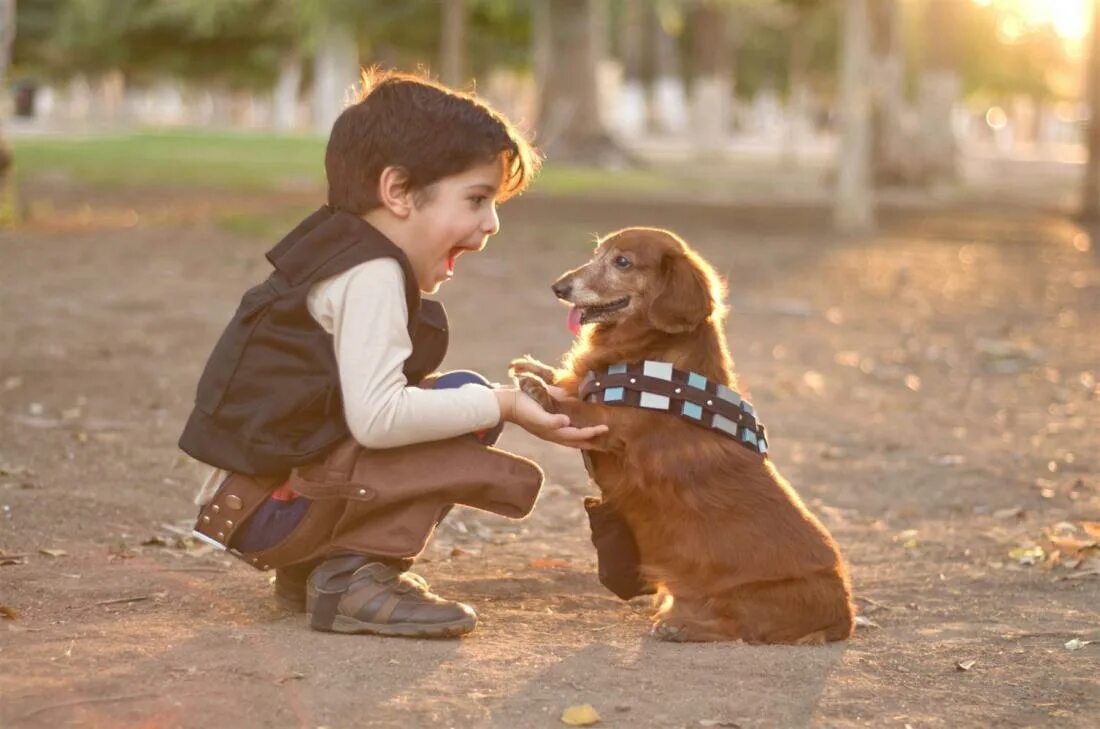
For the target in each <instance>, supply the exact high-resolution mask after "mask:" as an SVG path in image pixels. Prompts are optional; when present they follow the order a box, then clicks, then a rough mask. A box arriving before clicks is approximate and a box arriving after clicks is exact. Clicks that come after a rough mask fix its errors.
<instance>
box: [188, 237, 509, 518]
mask: <svg viewBox="0 0 1100 729" xmlns="http://www.w3.org/2000/svg"><path fill="white" fill-rule="evenodd" d="M307 305H308V306H309V313H310V314H311V315H312V316H313V318H314V319H315V320H316V321H317V323H318V324H320V325H321V327H323V328H324V330H325V331H326V332H328V333H330V334H331V335H332V336H333V344H334V346H335V351H336V362H337V365H338V368H339V371H340V389H341V391H342V393H343V400H344V415H345V417H346V418H347V421H348V428H349V430H351V434H352V436H353V437H354V438H355V439H356V440H357V441H359V442H360V443H361V444H363V445H364V446H366V447H367V448H396V447H398V446H403V445H408V444H410V443H423V442H427V441H432V440H442V439H444V438H451V437H453V436H456V435H461V434H463V433H469V432H472V431H475V430H483V429H485V428H491V427H492V426H494V425H496V424H497V423H498V422H500V416H501V414H500V407H499V405H498V404H497V399H496V395H494V394H493V391H492V390H490V389H488V388H485V387H482V386H481V385H476V384H470V385H463V386H462V387H459V388H454V389H440V390H431V389H421V388H419V387H410V386H409V384H408V381H407V380H406V379H405V374H404V372H403V371H402V368H403V367H404V364H405V360H406V359H408V358H409V355H410V354H412V346H413V345H412V340H411V339H410V338H409V331H408V321H409V311H408V307H407V304H406V301H405V278H404V274H403V273H402V271H401V266H400V264H398V263H397V261H395V260H393V259H392V258H376V259H374V260H371V261H367V262H366V263H361V264H359V265H358V266H354V267H353V268H350V269H348V270H347V271H345V272H344V273H341V274H338V275H336V276H333V277H332V278H328V279H325V280H324V281H320V282H318V283H316V284H314V286H313V288H312V289H311V290H310V292H309V297H308V299H307ZM225 476H226V473H225V472H224V471H222V470H220V469H213V470H212V472H211V473H209V475H208V476H207V477H206V479H205V480H204V482H203V485H202V488H201V490H200V491H199V494H198V495H197V497H196V499H195V501H196V503H199V504H204V503H206V502H207V501H209V500H210V498H211V497H212V496H213V495H214V492H215V491H216V490H217V488H218V486H219V485H220V484H221V482H222V481H223V480H224V479H225Z"/></svg>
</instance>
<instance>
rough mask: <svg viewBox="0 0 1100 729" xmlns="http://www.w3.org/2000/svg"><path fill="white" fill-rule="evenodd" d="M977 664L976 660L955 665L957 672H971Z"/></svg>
mask: <svg viewBox="0 0 1100 729" xmlns="http://www.w3.org/2000/svg"><path fill="white" fill-rule="evenodd" d="M975 663H977V661H976V660H968V661H959V662H957V663H956V664H955V670H956V671H969V670H970V669H971V668H973V667H974V664H975Z"/></svg>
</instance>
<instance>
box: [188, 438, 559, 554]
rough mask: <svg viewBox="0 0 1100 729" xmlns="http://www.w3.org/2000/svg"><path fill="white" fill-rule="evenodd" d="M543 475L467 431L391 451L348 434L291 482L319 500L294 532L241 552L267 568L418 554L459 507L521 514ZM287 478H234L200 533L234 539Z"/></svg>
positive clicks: (221, 540) (223, 541) (206, 510)
mask: <svg viewBox="0 0 1100 729" xmlns="http://www.w3.org/2000/svg"><path fill="white" fill-rule="evenodd" d="M542 479H543V474H542V471H541V469H539V467H538V466H537V465H535V464H534V463H533V462H531V461H529V460H528V459H526V458H522V457H520V456H517V455H515V454H513V453H509V452H507V451H503V450H500V449H497V448H493V447H490V446H485V445H482V444H481V443H479V442H478V441H477V440H476V439H475V438H474V437H473V436H469V435H462V436H458V437H456V438H449V439H447V440H440V441H433V442H430V443H417V444H413V445H408V446H402V447H400V448H388V449H384V450H371V449H367V448H363V447H362V446H360V445H359V444H358V443H357V442H356V441H354V440H352V439H348V440H346V441H345V442H343V443H341V444H340V445H339V446H337V447H336V448H335V449H333V450H332V451H331V452H330V453H329V454H328V455H327V456H326V457H325V458H324V459H322V460H319V461H316V462H314V463H310V464H307V465H304V466H300V467H298V468H295V469H294V470H293V471H292V472H291V473H290V476H289V477H288V478H287V479H286V483H287V485H289V486H290V488H291V489H292V490H293V491H295V492H296V493H298V494H299V495H301V496H304V497H306V498H308V499H310V500H311V502H312V503H311V504H310V507H309V509H308V510H307V511H306V514H305V516H304V517H303V518H302V521H301V522H300V523H299V524H298V526H296V527H295V528H294V530H293V531H292V532H291V533H290V535H289V536H287V538H286V539H284V540H282V541H281V542H279V543H278V544H277V545H275V546H274V547H272V548H270V549H267V550H263V551H262V552H258V553H245V554H241V553H237V552H234V554H236V555H237V556H239V557H241V558H242V559H244V560H245V561H246V562H248V563H249V564H252V565H253V566H255V567H257V568H259V569H267V568H269V567H282V566H286V565H288V564H294V563H298V562H303V561H305V560H308V559H314V558H318V557H327V556H331V555H335V554H349V553H350V554H370V555H378V556H386V557H415V556H416V555H417V554H419V553H420V552H421V551H422V550H423V549H424V546H425V545H426V544H427V542H428V539H429V538H431V535H432V533H433V531H434V530H435V527H436V525H437V524H438V522H439V520H440V519H442V518H443V516H444V515H445V514H446V513H447V511H448V510H450V508H451V507H452V506H453V505H454V504H463V505H465V506H471V507H474V508H477V509H482V510H485V511H490V512H493V513H496V514H500V515H502V516H507V517H510V518H513V519H518V518H522V517H524V516H526V515H527V514H528V513H530V511H531V509H532V508H533V507H534V505H535V501H536V499H537V498H538V492H539V489H540V488H541V486H542ZM281 482H282V480H281V479H258V478H253V477H249V476H241V475H239V474H234V475H232V476H230V477H229V478H228V479H226V482H225V483H224V484H223V485H222V487H221V488H220V489H219V490H218V493H217V494H216V495H215V497H214V498H213V499H212V500H211V501H210V503H208V504H207V505H206V506H204V507H203V509H202V511H200V513H199V523H198V524H196V527H195V530H196V533H198V534H200V535H201V536H203V537H204V538H206V539H207V540H208V541H213V542H214V543H217V544H219V545H220V546H226V545H230V544H231V543H232V537H233V534H234V532H235V531H236V530H237V529H238V528H239V527H240V525H241V524H242V523H243V522H244V521H245V520H246V519H247V518H248V516H251V515H252V513H253V512H255V510H256V509H257V508H258V507H259V505H260V504H261V503H263V501H264V499H265V498H266V497H267V495H269V494H270V492H271V491H272V490H274V489H275V488H276V487H277V486H278V485H279V484H280V483H281ZM238 504H239V506H238ZM207 517H209V519H207ZM231 551H233V550H231Z"/></svg>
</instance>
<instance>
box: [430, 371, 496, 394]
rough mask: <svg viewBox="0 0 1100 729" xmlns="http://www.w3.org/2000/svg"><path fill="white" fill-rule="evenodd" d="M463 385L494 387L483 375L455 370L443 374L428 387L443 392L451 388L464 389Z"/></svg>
mask: <svg viewBox="0 0 1100 729" xmlns="http://www.w3.org/2000/svg"><path fill="white" fill-rule="evenodd" d="M463 385H481V386H482V387H492V383H490V382H489V380H488V379H486V378H485V377H484V376H483V375H481V374H478V373H477V372H473V371H471V370H454V371H452V372H444V373H443V374H441V375H439V376H438V377H436V378H435V379H434V380H432V382H431V384H430V385H428V386H429V387H431V388H432V389H436V390H443V389H449V388H456V387H462V386H463Z"/></svg>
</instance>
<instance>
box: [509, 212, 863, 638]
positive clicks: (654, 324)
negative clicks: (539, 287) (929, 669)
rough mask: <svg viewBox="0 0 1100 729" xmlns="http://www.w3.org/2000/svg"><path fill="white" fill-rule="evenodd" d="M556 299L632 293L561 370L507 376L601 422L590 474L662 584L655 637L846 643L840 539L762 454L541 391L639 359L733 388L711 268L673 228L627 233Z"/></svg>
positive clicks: (586, 335)
mask: <svg viewBox="0 0 1100 729" xmlns="http://www.w3.org/2000/svg"><path fill="white" fill-rule="evenodd" d="M623 259H626V260H627V261H628V262H629V264H630V265H629V266H625V267H624V266H623ZM566 288H568V291H566V290H565V289H566ZM555 291H556V292H557V293H558V294H559V296H561V297H562V298H564V299H566V300H568V301H571V302H573V303H576V304H578V305H580V306H582V307H584V306H587V305H590V304H596V303H606V302H611V301H616V300H621V299H622V298H623V297H624V296H629V297H630V300H629V304H628V305H627V306H625V307H624V308H622V309H620V310H618V311H615V312H610V313H606V314H603V315H602V316H601V317H600V318H599V319H598V320H597V321H596V322H595V323H594V325H592V326H586V327H584V329H583V330H582V334H581V336H580V337H578V339H577V341H576V343H575V344H574V346H573V348H572V350H571V351H570V352H569V353H568V354H567V355H566V356H565V358H564V360H563V366H562V368H560V369H553V368H550V367H547V366H546V365H543V364H541V363H539V362H537V361H535V360H532V359H530V358H527V359H523V360H517V361H515V362H513V367H512V369H513V374H514V375H515V376H516V377H517V380H518V381H519V382H520V385H521V386H522V387H523V389H524V391H526V392H528V393H530V394H532V395H534V396H535V397H537V398H538V399H539V400H540V401H542V403H543V404H544V405H545V406H548V407H550V408H553V409H556V410H559V411H561V412H564V413H566V414H568V415H569V416H570V419H571V422H572V423H573V424H574V425H578V426H587V425H594V424H597V423H606V424H608V426H609V429H608V432H607V434H605V435H602V436H598V437H597V439H596V440H595V441H594V442H593V445H594V448H595V450H593V451H591V452H590V453H591V456H592V465H593V469H592V475H593V480H594V481H595V482H596V484H597V485H598V486H599V488H600V490H601V491H602V493H603V498H604V500H605V501H606V502H607V503H609V504H612V505H613V506H614V507H615V508H616V509H618V510H619V512H620V513H621V514H622V515H623V516H624V518H625V519H626V520H627V522H628V523H629V524H630V526H631V528H632V530H633V532H634V535H635V537H636V538H637V541H638V545H639V549H640V552H641V558H642V567H643V570H644V572H645V573H646V574H647V576H648V577H649V578H650V579H652V580H653V581H654V582H655V583H656V584H657V585H658V587H659V589H660V593H661V594H660V595H659V597H660V598H663V599H662V605H661V607H660V609H659V611H658V613H657V615H656V619H657V622H656V624H655V625H654V634H655V635H656V636H657V637H659V638H662V639H665V640H678V641H682V640H690V641H710V640H738V639H740V640H744V641H746V642H749V643H788V644H807V643H820V642H824V641H826V640H829V641H833V640H843V639H845V638H847V637H848V636H849V635H850V634H851V632H852V625H853V617H852V606H851V601H850V588H849V583H848V576H847V574H846V571H845V568H844V565H843V562H842V561H841V558H840V553H839V551H838V549H837V546H836V543H835V542H834V541H833V539H832V537H831V536H830V535H829V533H828V532H827V531H826V530H825V528H824V527H823V526H822V525H821V523H820V522H819V521H818V520H817V519H816V518H815V517H814V516H813V515H812V514H811V513H810V512H809V510H807V509H806V507H805V505H804V504H803V503H802V501H801V500H800V499H799V497H798V495H797V494H796V493H795V491H794V490H793V489H792V488H791V487H790V485H789V484H788V483H787V482H786V481H785V480H784V479H783V478H782V476H780V475H779V473H778V472H777V471H776V469H775V467H774V466H772V464H771V462H770V461H769V460H767V459H762V458H761V457H760V456H759V455H757V454H755V453H753V452H752V451H750V450H748V449H747V448H745V447H743V446H741V445H738V444H737V443H735V442H734V441H732V440H731V439H729V438H727V437H725V436H723V435H721V434H718V433H715V432H711V431H706V430H703V429H701V428H699V427H698V426H696V425H692V424H690V423H687V422H685V421H683V420H681V419H679V418H677V417H674V416H671V415H669V414H667V413H657V412H652V411H645V410H641V409H638V408H624V407H611V406H606V405H600V404H592V403H586V402H583V401H580V400H575V399H573V400H566V401H564V402H557V401H554V400H552V399H551V398H550V397H549V394H548V393H547V391H546V390H545V388H544V387H543V385H542V382H543V381H546V382H548V383H552V384H555V385H557V386H559V387H561V388H564V389H565V390H566V391H567V392H568V393H569V394H570V395H572V396H574V397H575V396H576V394H577V387H578V385H579V383H580V381H581V380H582V379H583V378H584V376H585V375H586V374H587V373H588V372H589V371H592V370H601V369H603V368H606V367H607V366H609V365H611V364H614V363H617V362H636V361H640V360H644V359H649V360H660V361H665V362H672V363H673V364H674V366H676V367H677V368H680V369H684V370H691V371H694V372H698V373H700V374H702V375H704V376H706V377H707V378H708V379H710V380H712V381H715V382H720V383H723V384H725V385H727V386H729V387H731V388H733V389H735V390H736V389H739V388H738V386H737V380H736V378H735V376H734V374H733V370H732V361H731V359H730V356H729V352H728V350H727V347H726V341H725V336H724V334H723V320H724V316H725V307H724V304H723V299H724V294H725V292H724V289H723V286H722V284H721V282H720V280H719V278H718V276H717V275H716V274H715V273H714V271H713V269H712V268H711V267H710V266H709V265H708V264H707V263H706V261H704V260H703V259H702V258H701V257H700V256H699V255H698V254H696V253H695V252H694V251H692V250H691V249H690V248H689V247H688V246H687V244H685V243H684V242H683V241H682V240H680V239H679V238H677V237H676V236H675V235H674V234H672V233H669V232H667V231H662V230H657V229H651V228H628V229H626V230H623V231H619V232H618V233H614V234H612V235H610V236H608V237H607V238H605V239H604V240H603V241H601V242H600V244H599V245H598V247H597V248H596V252H595V254H594V256H593V258H592V260H591V261H590V262H589V263H587V264H585V265H584V266H581V267H580V268H577V269H575V270H573V271H570V272H568V273H567V274H565V275H564V276H563V277H562V278H561V279H560V280H559V281H558V282H557V283H556V284H555ZM563 294H564V295H563ZM780 442H782V441H781V440H780Z"/></svg>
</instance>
